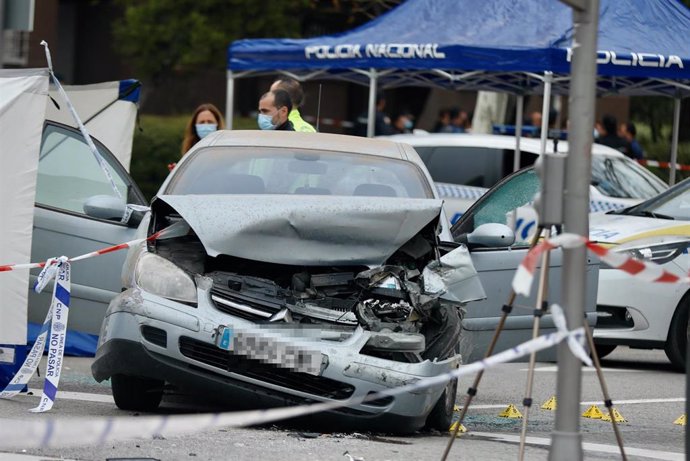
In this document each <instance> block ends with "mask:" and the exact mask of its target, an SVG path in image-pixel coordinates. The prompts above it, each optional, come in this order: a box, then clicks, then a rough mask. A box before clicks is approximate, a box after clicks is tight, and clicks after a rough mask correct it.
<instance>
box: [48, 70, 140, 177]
mask: <svg viewBox="0 0 690 461" xmlns="http://www.w3.org/2000/svg"><path fill="white" fill-rule="evenodd" d="M63 88H64V89H65V91H66V92H67V95H68V96H69V99H70V101H72V104H73V105H74V108H75V110H76V111H77V114H79V117H80V118H81V120H82V122H83V123H84V125H85V126H86V128H87V129H88V130H89V133H90V134H91V136H93V137H94V138H96V139H98V140H99V141H101V142H102V143H103V144H104V145H106V146H108V148H109V149H110V151H111V152H112V153H113V155H115V157H117V159H118V160H119V161H120V163H121V164H122V166H124V167H125V169H126V170H127V171H129V165H130V162H131V160H132V139H133V136H132V134H133V133H134V125H135V124H136V119H137V109H138V108H137V103H138V102H139V93H140V88H141V84H140V83H139V82H138V81H137V80H122V81H113V82H104V83H96V84H93V85H76V86H63ZM50 96H51V97H52V98H53V100H54V101H56V102H57V104H58V105H59V107H60V108H59V109H58V108H57V107H56V106H55V104H52V103H51V104H48V108H47V110H46V119H48V120H53V121H56V122H59V123H64V124H65V125H69V126H71V127H74V128H76V127H77V124H76V122H75V121H74V118H72V114H70V112H69V109H68V108H67V104H65V103H64V101H63V100H62V97H60V95H59V94H58V92H57V89H56V88H55V87H54V86H53V85H51V87H50ZM123 134H125V135H124V136H123Z"/></svg>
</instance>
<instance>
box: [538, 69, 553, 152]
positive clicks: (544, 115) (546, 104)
mask: <svg viewBox="0 0 690 461" xmlns="http://www.w3.org/2000/svg"><path fill="white" fill-rule="evenodd" d="M552 83H553V72H548V71H547V72H544V100H543V101H542V105H541V137H540V138H541V146H540V147H539V154H541V155H544V152H546V141H547V140H548V139H549V112H550V111H551V84H552Z"/></svg>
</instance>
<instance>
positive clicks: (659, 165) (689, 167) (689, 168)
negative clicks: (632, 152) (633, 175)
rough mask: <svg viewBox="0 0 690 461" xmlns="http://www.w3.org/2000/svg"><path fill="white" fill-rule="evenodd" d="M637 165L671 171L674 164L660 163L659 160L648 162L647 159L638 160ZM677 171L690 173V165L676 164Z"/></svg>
mask: <svg viewBox="0 0 690 461" xmlns="http://www.w3.org/2000/svg"><path fill="white" fill-rule="evenodd" d="M637 163H639V164H640V165H645V166H655V167H657V168H665V169H667V170H668V169H671V167H672V166H673V163H671V162H659V161H657V160H647V159H644V158H643V159H638V160H637ZM676 170H679V171H690V165H682V164H680V163H676Z"/></svg>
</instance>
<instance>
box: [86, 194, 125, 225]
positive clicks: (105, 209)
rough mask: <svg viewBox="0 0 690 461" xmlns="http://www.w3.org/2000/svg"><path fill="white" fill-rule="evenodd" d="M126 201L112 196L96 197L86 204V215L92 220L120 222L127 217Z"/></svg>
mask: <svg viewBox="0 0 690 461" xmlns="http://www.w3.org/2000/svg"><path fill="white" fill-rule="evenodd" d="M125 208H126V204H125V202H124V200H122V199H120V198H118V197H113V196H112V195H94V196H93V197H89V198H87V199H86V201H85V202H84V213H86V215H87V216H91V217H92V218H99V219H108V220H111V221H120V220H121V219H122V217H123V216H124V215H125Z"/></svg>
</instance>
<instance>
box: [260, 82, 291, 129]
mask: <svg viewBox="0 0 690 461" xmlns="http://www.w3.org/2000/svg"><path fill="white" fill-rule="evenodd" d="M291 110H292V101H291V100H290V95H289V94H288V93H287V91H284V90H275V91H269V92H268V93H264V94H263V95H261V98H260V99H259V115H258V116H257V119H256V121H257V124H258V125H259V128H261V129H262V130H276V131H295V127H294V126H292V122H291V121H290V120H289V119H288V115H289V114H290V111H291Z"/></svg>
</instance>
